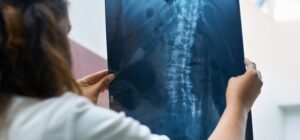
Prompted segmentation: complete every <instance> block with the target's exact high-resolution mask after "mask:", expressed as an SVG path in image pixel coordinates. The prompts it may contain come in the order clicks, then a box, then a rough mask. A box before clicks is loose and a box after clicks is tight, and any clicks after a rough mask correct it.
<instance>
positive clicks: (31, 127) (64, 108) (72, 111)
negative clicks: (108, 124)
mask: <svg viewBox="0 0 300 140" xmlns="http://www.w3.org/2000/svg"><path fill="white" fill-rule="evenodd" d="M18 100H19V102H21V101H20V100H22V101H23V102H26V100H30V99H27V98H22V99H18ZM92 110H97V111H92ZM91 111H92V112H97V114H101V115H97V118H96V119H97V120H105V119H108V118H113V117H114V116H118V114H117V113H115V112H113V111H110V110H108V109H105V108H101V107H96V106H95V105H93V104H92V103H91V102H90V101H89V100H88V99H86V98H85V97H81V96H78V95H76V94H73V93H65V94H64V95H62V96H60V97H55V98H51V99H47V100H43V101H35V102H34V103H32V104H30V105H28V106H27V107H24V109H23V110H22V111H20V112H19V113H18V114H17V115H16V117H15V118H14V120H13V122H12V124H11V127H10V131H9V137H10V138H12V139H13V140H19V139H24V136H26V137H28V138H25V139H31V140H37V139H44V140H45V139H47V138H49V139H51V140H53V139H55V136H57V139H61V137H62V136H63V137H64V138H63V139H65V140H68V139H70V140H72V139H74V138H73V137H74V134H73V133H74V131H76V130H75V127H77V126H78V125H82V124H79V123H84V122H78V120H82V118H86V117H85V116H86V115H88V114H86V113H89V112H91ZM93 114H95V113H93ZM95 117H96V116H95ZM88 118H89V119H93V118H90V117H88ZM94 119H95V118H94ZM16 134H17V135H16Z"/></svg>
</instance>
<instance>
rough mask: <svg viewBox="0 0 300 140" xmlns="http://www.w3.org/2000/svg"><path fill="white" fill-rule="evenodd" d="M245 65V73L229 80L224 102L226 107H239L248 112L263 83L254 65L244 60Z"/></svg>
mask: <svg viewBox="0 0 300 140" xmlns="http://www.w3.org/2000/svg"><path fill="white" fill-rule="evenodd" d="M245 64H246V66H247V71H246V73H245V74H243V75H241V76H238V77H232V78H231V79H230V80H229V82H228V87H227V91H226V102H227V106H235V107H236V106H240V107H242V108H243V109H245V110H246V111H247V112H249V111H250V110H251V107H252V105H253V104H254V102H255V100H256V98H257V97H258V95H259V94H260V92H261V88H262V85H263V82H262V77H261V74H260V72H259V71H257V69H256V65H255V63H253V62H251V61H250V60H249V59H246V60H245Z"/></svg>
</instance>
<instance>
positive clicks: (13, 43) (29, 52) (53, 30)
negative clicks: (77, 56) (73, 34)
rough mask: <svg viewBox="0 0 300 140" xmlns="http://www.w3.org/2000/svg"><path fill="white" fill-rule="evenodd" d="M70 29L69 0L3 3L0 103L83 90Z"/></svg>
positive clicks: (0, 15) (11, 0) (0, 10)
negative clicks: (73, 64) (74, 70)
mask: <svg viewBox="0 0 300 140" xmlns="http://www.w3.org/2000/svg"><path fill="white" fill-rule="evenodd" d="M69 28H70V26H69V22H68V12H67V2H66V0H0V100H1V99H2V100H3V99H4V98H5V97H7V96H12V95H22V96H30V97H36V98H41V99H45V98H49V97H54V96H58V95H61V94H62V93H63V92H65V91H75V92H76V91H78V92H79V91H80V89H79V88H78V86H77V84H76V81H75V80H74V78H73V75H72V74H71V60H70V59H71V57H70V50H69V44H68V39H67V32H68V30H69ZM0 102H1V101H0Z"/></svg>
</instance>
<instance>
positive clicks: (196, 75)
mask: <svg viewBox="0 0 300 140" xmlns="http://www.w3.org/2000/svg"><path fill="white" fill-rule="evenodd" d="M106 23H107V45H108V48H107V49H108V66H109V70H110V71H111V72H114V73H115V74H116V75H117V77H116V80H115V81H114V82H113V83H112V85H111V86H110V96H111V106H112V108H113V109H115V110H117V111H124V112H126V114H127V115H129V116H131V117H133V118H135V119H137V120H139V121H140V122H141V123H142V124H145V125H147V126H149V128H150V129H151V131H152V132H153V133H156V134H163V135H167V136H169V137H170V138H171V139H172V140H206V139H207V138H208V137H209V135H210V134H211V133H212V131H213V130H214V128H215V127H216V125H217V123H218V121H219V119H220V117H221V115H222V113H223V111H224V109H225V106H226V101H225V93H226V88H227V82H228V80H229V78H230V77H232V76H237V75H240V74H242V73H244V72H245V65H244V54H243V41H242V29H241V18H240V9H239V2H238V0H106ZM246 137H247V139H248V140H251V139H253V138H252V125H251V115H250V117H249V120H248V127H247V136H246Z"/></svg>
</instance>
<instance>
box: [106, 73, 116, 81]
mask: <svg viewBox="0 0 300 140" xmlns="http://www.w3.org/2000/svg"><path fill="white" fill-rule="evenodd" d="M115 78H116V76H115V75H114V74H109V75H108V79H109V80H110V81H112V80H114V79H115Z"/></svg>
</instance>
